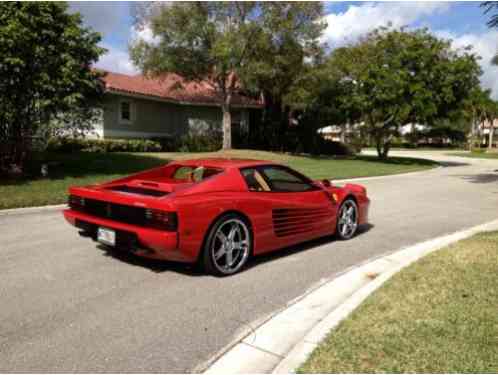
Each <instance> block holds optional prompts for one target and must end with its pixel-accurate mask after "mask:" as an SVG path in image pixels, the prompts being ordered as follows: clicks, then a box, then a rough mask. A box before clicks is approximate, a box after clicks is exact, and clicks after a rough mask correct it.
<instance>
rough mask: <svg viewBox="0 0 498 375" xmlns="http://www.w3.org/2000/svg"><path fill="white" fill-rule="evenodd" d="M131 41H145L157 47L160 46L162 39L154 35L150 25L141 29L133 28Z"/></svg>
mask: <svg viewBox="0 0 498 375" xmlns="http://www.w3.org/2000/svg"><path fill="white" fill-rule="evenodd" d="M130 35H131V38H130V39H131V41H132V42H134V41H137V40H143V41H145V42H147V43H150V44H153V45H157V44H159V41H160V37H159V36H157V35H154V34H153V33H152V29H151V28H150V26H149V25H145V26H143V27H142V28H141V29H138V28H135V27H132V28H131V32H130Z"/></svg>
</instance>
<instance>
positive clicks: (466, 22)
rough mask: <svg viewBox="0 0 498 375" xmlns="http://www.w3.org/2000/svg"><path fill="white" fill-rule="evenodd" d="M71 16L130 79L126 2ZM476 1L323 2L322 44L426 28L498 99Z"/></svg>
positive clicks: (490, 46) (105, 61)
mask: <svg viewBox="0 0 498 375" xmlns="http://www.w3.org/2000/svg"><path fill="white" fill-rule="evenodd" d="M69 4H70V9H71V10H72V11H79V12H80V13H81V14H82V15H83V18H84V22H85V23H86V24H87V25H88V26H91V27H93V28H94V29H95V30H97V31H99V32H101V33H102V35H103V41H102V45H103V46H104V47H105V48H107V49H108V53H107V54H106V55H105V56H103V57H102V58H101V60H100V61H99V62H98V64H97V65H98V66H99V67H101V68H104V69H108V70H111V71H116V72H122V73H128V74H135V73H138V71H137V69H136V68H135V67H134V66H133V64H132V63H131V62H130V60H129V57H128V51H127V46H128V42H129V41H130V40H131V39H132V38H136V37H137V35H138V37H144V38H148V37H150V35H148V33H147V32H145V33H141V34H137V33H136V32H134V30H133V25H132V18H131V14H130V9H131V4H132V3H130V2H70V3H69ZM479 4H480V2H414V1H403V2H326V3H325V9H326V13H327V16H326V18H327V22H328V27H327V29H326V31H325V33H324V40H325V41H326V42H327V43H328V44H329V46H330V47H332V48H334V46H340V45H342V44H344V43H347V42H354V41H355V40H356V39H357V38H358V37H359V36H361V35H362V34H364V33H366V32H368V31H370V30H372V29H374V28H375V27H379V26H382V25H386V24H387V23H389V22H390V23H392V24H393V26H395V27H401V26H408V27H411V28H416V27H427V28H429V30H431V32H433V33H434V34H436V35H438V36H440V37H445V38H450V39H452V40H453V41H454V42H453V44H454V46H455V47H456V48H458V47H463V46H465V45H469V44H470V45H472V46H473V47H474V50H475V52H477V53H478V54H479V55H481V56H482V59H481V60H480V64H481V66H482V68H483V71H484V74H483V76H482V78H481V82H482V84H483V86H484V87H487V88H491V89H492V90H493V96H494V97H495V98H497V99H498V68H497V67H495V66H493V65H491V64H490V59H491V57H492V56H493V54H494V53H495V52H496V51H498V30H490V29H488V28H487V26H486V21H487V19H488V16H486V15H484V14H483V10H482V9H481V8H480V7H479Z"/></svg>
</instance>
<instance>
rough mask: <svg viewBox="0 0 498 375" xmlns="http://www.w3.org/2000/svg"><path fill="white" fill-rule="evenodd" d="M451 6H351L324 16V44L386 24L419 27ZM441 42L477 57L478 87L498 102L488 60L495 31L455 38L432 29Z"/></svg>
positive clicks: (495, 45)
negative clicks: (444, 40) (466, 48)
mask: <svg viewBox="0 0 498 375" xmlns="http://www.w3.org/2000/svg"><path fill="white" fill-rule="evenodd" d="M450 7H451V3H440V2H412V1H410V2H404V3H399V2H379V3H364V4H361V5H351V6H350V7H349V8H348V9H347V10H346V11H345V12H343V13H331V14H329V15H327V16H326V21H327V23H328V26H327V29H326V30H325V33H324V41H325V42H327V43H328V45H329V46H330V47H331V48H337V47H339V46H342V45H344V44H347V43H349V42H354V41H356V40H357V39H358V38H359V37H360V36H362V35H365V34H366V33H368V32H369V31H372V30H374V29H375V28H377V27H380V26H387V25H388V24H389V23H390V24H391V25H392V26H393V27H394V28H399V27H402V26H409V27H413V26H414V24H418V25H420V23H424V22H421V21H423V18H424V17H426V16H430V15H432V14H441V13H444V12H446V11H448V10H449V9H450ZM432 32H433V33H434V34H435V35H436V36H438V37H440V38H445V39H452V40H453V44H452V45H453V47H454V48H462V47H466V46H468V45H470V46H472V47H473V50H474V52H475V53H477V54H478V55H479V56H481V60H479V64H480V65H481V68H482V70H483V75H482V76H481V84H482V86H483V87H485V88H489V89H491V90H492V96H493V98H494V99H498V67H497V66H495V65H493V64H491V59H492V58H493V56H494V55H495V54H496V53H497V52H498V30H488V31H485V32H481V33H464V34H461V35H457V34H455V33H453V32H451V31H448V30H432Z"/></svg>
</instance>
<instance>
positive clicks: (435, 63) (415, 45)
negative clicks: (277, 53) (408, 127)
mask: <svg viewBox="0 0 498 375" xmlns="http://www.w3.org/2000/svg"><path fill="white" fill-rule="evenodd" d="M330 58H331V64H332V65H333V68H334V70H335V72H336V73H335V74H339V75H340V76H341V77H342V78H341V82H344V84H347V85H348V87H349V89H350V91H349V94H348V95H347V97H345V98H344V99H345V100H348V101H349V103H350V104H351V105H352V106H354V107H355V108H356V109H357V110H358V111H359V112H361V113H362V119H363V121H364V122H365V126H366V129H367V130H368V132H369V134H370V135H371V137H372V138H373V139H374V140H375V144H376V148H377V152H378V155H379V157H380V158H386V157H387V155H388V152H389V149H390V144H391V140H392V138H393V137H394V136H395V135H397V134H398V132H399V128H400V126H402V125H405V124H408V123H420V124H426V125H429V126H430V125H432V124H433V123H434V122H435V121H437V120H440V119H444V118H450V117H452V116H455V115H456V114H457V113H458V112H459V111H461V108H462V106H463V104H464V101H465V100H466V99H468V97H469V93H470V92H471V91H472V90H474V89H475V88H476V87H478V85H479V75H480V74H481V69H480V67H479V65H478V63H477V58H478V57H477V56H476V55H475V54H473V53H472V51H471V50H469V49H468V48H466V49H462V50H460V51H455V50H453V49H452V48H451V41H449V40H443V39H438V38H437V37H435V36H434V35H432V34H430V33H429V32H428V31H427V30H425V29H421V30H414V31H406V30H392V29H388V28H380V29H377V30H375V31H373V32H372V33H370V34H368V35H367V36H366V37H365V38H363V39H362V40H360V41H359V42H358V43H356V44H354V45H351V46H348V47H344V48H341V49H338V50H336V51H334V52H333V53H332V55H331V57H330Z"/></svg>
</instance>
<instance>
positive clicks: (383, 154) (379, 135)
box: [375, 130, 391, 160]
mask: <svg viewBox="0 0 498 375" xmlns="http://www.w3.org/2000/svg"><path fill="white" fill-rule="evenodd" d="M375 148H376V149H377V156H378V157H379V159H382V160H385V159H387V155H388V154H389V149H390V148H391V141H390V139H388V140H386V139H385V134H384V132H383V131H382V130H377V132H376V134H375Z"/></svg>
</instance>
